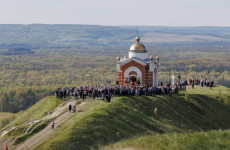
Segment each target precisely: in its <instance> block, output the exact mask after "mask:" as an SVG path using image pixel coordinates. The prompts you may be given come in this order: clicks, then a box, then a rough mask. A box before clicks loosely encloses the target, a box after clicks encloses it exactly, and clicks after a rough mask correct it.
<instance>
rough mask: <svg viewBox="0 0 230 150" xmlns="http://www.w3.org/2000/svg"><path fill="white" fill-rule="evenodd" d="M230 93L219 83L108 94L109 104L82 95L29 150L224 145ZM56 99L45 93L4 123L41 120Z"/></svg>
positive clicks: (229, 116)
mask: <svg viewBox="0 0 230 150" xmlns="http://www.w3.org/2000/svg"><path fill="white" fill-rule="evenodd" d="M229 97H230V89H229V88H226V87H223V86H218V87H214V88H213V89H212V90H210V89H209V88H206V87H204V88H201V87H195V89H194V90H193V89H191V88H190V87H188V89H187V91H185V92H180V93H179V94H178V95H173V96H172V97H171V96H169V95H160V96H154V97H152V96H141V97H132V96H130V97H113V98H112V102H111V103H105V102H102V101H101V100H100V99H98V100H96V101H93V100H92V99H87V103H88V105H85V106H84V107H83V108H82V109H79V110H77V112H76V113H75V114H72V115H71V117H69V118H67V119H66V120H65V121H64V122H62V123H61V124H59V125H58V126H57V127H56V128H55V129H54V130H53V131H52V132H50V133H49V134H48V135H49V136H47V138H43V139H41V140H40V142H39V143H38V144H36V145H34V147H33V148H32V149H37V150H40V149H49V150H52V149H53V150H56V149H81V150H91V149H111V150H113V149H122V148H133V149H135V148H136V149H155V148H157V149H210V148H214V149H215V148H216V149H221V148H226V149H228V148H229V147H230V146H229V145H230V143H229V140H227V139H229V136H230V132H229V130H225V129H229V128H230V120H229V118H230V105H229V104H230V103H229V101H230V99H229ZM61 102H63V101H62V100H58V99H56V98H55V97H53V96H50V97H47V98H45V99H43V100H41V101H39V102H38V103H37V104H35V105H34V106H32V107H31V108H29V109H28V110H26V111H25V112H23V113H19V114H17V118H16V119H15V120H14V121H13V122H11V123H10V124H9V125H8V126H7V127H12V126H15V125H17V126H18V125H20V124H25V123H26V122H27V121H29V120H31V119H33V120H35V119H40V118H42V117H44V116H46V114H47V113H48V112H50V111H52V110H53V109H54V108H55V107H57V106H58V104H60V103H61ZM64 103H65V102H64ZM80 103H81V101H79V102H77V104H80ZM43 125H46V126H47V125H48V124H47V123H46V124H43ZM7 127H5V128H7ZM23 130H25V129H24V128H23ZM212 130H214V131H212ZM215 130H216V131H215ZM222 130H223V131H222ZM16 131H17V130H16ZM33 134H35V133H33ZM30 136H32V135H30ZM24 137H25V139H24ZM4 138H5V139H7V138H16V141H17V142H18V141H19V142H18V144H21V142H23V141H20V140H21V139H22V140H26V139H27V138H29V137H28V136H24V135H23V133H21V135H20V134H18V132H17V134H15V136H14V135H7V136H6V137H4ZM18 139H19V140H18ZM189 141H190V142H189ZM213 141H216V142H213ZM182 143H183V144H182ZM104 146H105V147H104ZM212 146H213V147H212ZM12 148H17V145H16V146H13V147H12Z"/></svg>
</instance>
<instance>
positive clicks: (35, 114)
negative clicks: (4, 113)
mask: <svg viewBox="0 0 230 150" xmlns="http://www.w3.org/2000/svg"><path fill="white" fill-rule="evenodd" d="M61 102H63V100H61V99H57V98H55V97H54V96H48V97H46V98H44V99H42V100H41V101H39V102H38V103H36V104H35V105H33V106H32V107H30V108H29V109H27V110H26V111H24V112H20V113H19V114H18V115H17V118H16V119H15V120H14V121H12V122H11V123H10V124H9V125H7V127H9V126H15V125H21V124H23V123H26V122H28V121H30V120H38V119H40V118H42V117H44V116H46V115H47V113H49V112H51V111H53V110H54V109H55V108H56V107H57V106H58V105H59V104H60V103H61Z"/></svg>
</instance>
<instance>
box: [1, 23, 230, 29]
mask: <svg viewBox="0 0 230 150" xmlns="http://www.w3.org/2000/svg"><path fill="white" fill-rule="evenodd" d="M0 25H82V26H84V25H85V26H105V27H106V26H108V27H110V26H111V27H135V28H136V27H137V26H138V27H172V28H173V27H188V28H190V27H192V28H193V27H221V28H222V27H223V28H224V27H230V25H228V26H210V25H207V26H201V25H200V26H179V25H178V26H170V25H100V24H71V23H69V24H68V23H57V24H51V23H29V24H23V23H0Z"/></svg>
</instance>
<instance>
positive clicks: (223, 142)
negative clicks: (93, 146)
mask: <svg viewBox="0 0 230 150" xmlns="http://www.w3.org/2000/svg"><path fill="white" fill-rule="evenodd" d="M229 139H230V130H225V131H222V130H217V131H209V132H194V133H171V134H163V135H160V134H157V135H153V136H143V137H139V138H133V139H128V140H124V141H122V142H119V143H116V144H113V145H110V146H106V147H104V148H103V150H118V149H132V150H140V149H144V150H154V149H158V150H161V149H162V150H163V149H170V150H194V149H196V150H197V149H202V150H204V149H205V150H220V149H226V150H227V149H229V148H230V141H229Z"/></svg>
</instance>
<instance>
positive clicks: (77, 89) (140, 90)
mask: <svg viewBox="0 0 230 150" xmlns="http://www.w3.org/2000/svg"><path fill="white" fill-rule="evenodd" d="M186 85H191V86H192V88H194V85H201V86H202V87H205V86H206V87H210V88H212V87H213V86H214V81H213V80H211V79H209V78H207V79H205V80H198V79H196V80H194V79H190V80H185V81H181V82H180V83H177V84H176V85H175V88H174V89H172V87H171V84H165V85H163V83H162V82H161V83H160V85H159V86H158V87H157V88H154V87H146V86H142V85H138V86H133V85H112V86H106V85H104V86H102V85H96V86H72V87H59V88H57V90H56V92H55V94H56V97H57V98H66V97H69V96H74V98H75V99H76V100H77V99H79V98H81V99H83V101H84V100H85V99H86V97H92V98H93V99H94V100H95V98H102V100H103V101H105V102H110V100H111V97H112V95H113V96H142V95H146V96H153V95H164V94H170V95H172V91H173V90H174V91H175V93H178V91H179V90H186Z"/></svg>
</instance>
